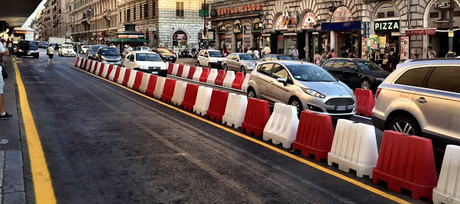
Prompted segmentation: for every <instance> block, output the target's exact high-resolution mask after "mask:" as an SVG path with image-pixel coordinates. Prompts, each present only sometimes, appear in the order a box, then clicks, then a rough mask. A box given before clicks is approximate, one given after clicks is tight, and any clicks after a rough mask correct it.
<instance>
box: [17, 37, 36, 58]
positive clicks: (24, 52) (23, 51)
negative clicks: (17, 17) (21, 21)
mask: <svg viewBox="0 0 460 204" xmlns="http://www.w3.org/2000/svg"><path fill="white" fill-rule="evenodd" d="M39 54H40V52H39V51H38V45H37V42H36V41H29V40H22V41H20V42H19V44H18V49H17V53H16V55H17V56H18V57H22V56H33V57H35V58H38V57H39Z"/></svg>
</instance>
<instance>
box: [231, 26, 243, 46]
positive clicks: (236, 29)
mask: <svg viewBox="0 0 460 204" xmlns="http://www.w3.org/2000/svg"><path fill="white" fill-rule="evenodd" d="M233 33H234V35H235V44H234V46H235V49H236V52H243V33H242V32H241V21H240V20H235V21H234V22H233Z"/></svg>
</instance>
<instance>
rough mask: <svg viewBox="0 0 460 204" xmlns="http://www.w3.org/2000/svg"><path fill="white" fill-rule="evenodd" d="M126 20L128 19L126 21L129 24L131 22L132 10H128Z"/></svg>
mask: <svg viewBox="0 0 460 204" xmlns="http://www.w3.org/2000/svg"><path fill="white" fill-rule="evenodd" d="M126 18H127V19H126V21H127V22H131V9H128V10H127V11H126Z"/></svg>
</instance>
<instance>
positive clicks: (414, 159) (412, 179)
mask: <svg viewBox="0 0 460 204" xmlns="http://www.w3.org/2000/svg"><path fill="white" fill-rule="evenodd" d="M372 177H373V181H374V183H378V181H379V180H380V181H385V182H387V183H388V188H389V189H391V190H393V191H396V192H401V188H404V189H407V190H410V191H412V198H415V199H420V197H426V198H428V200H432V196H433V188H435V187H436V185H437V174H436V165H435V162H434V153H433V146H432V144H431V140H430V139H426V138H422V137H418V136H405V135H404V134H403V133H400V132H395V131H391V130H387V131H385V132H384V133H383V139H382V145H381V146H380V152H379V158H378V160H377V166H376V167H375V168H374V170H373V171H372Z"/></svg>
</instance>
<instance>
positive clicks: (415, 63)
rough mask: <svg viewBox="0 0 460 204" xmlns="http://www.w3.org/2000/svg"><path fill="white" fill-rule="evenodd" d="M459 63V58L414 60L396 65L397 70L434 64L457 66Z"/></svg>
mask: <svg viewBox="0 0 460 204" xmlns="http://www.w3.org/2000/svg"><path fill="white" fill-rule="evenodd" d="M458 63H460V58H435V59H414V60H412V61H410V62H405V63H401V64H398V67H399V68H398V69H400V68H403V67H413V66H418V65H433V66H435V65H436V64H442V65H444V64H458Z"/></svg>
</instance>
